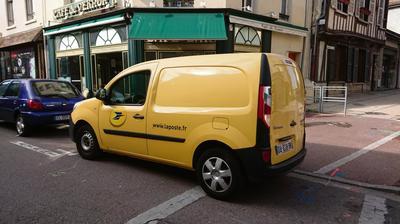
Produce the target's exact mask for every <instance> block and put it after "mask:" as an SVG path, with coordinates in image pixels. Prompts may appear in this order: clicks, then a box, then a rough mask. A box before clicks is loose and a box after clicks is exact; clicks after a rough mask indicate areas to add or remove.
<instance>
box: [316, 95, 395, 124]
mask: <svg viewBox="0 0 400 224" xmlns="http://www.w3.org/2000/svg"><path fill="white" fill-rule="evenodd" d="M309 108H310V110H311V111H315V109H316V108H317V105H316V104H311V105H310V106H309ZM324 113H334V114H336V113H337V114H343V103H324ZM347 115H355V116H362V117H373V118H381V119H391V120H400V89H396V90H387V91H374V92H368V93H353V94H350V95H349V97H348V101H347Z"/></svg>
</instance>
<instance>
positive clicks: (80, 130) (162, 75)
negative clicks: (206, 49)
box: [70, 53, 306, 198]
mask: <svg viewBox="0 0 400 224" xmlns="http://www.w3.org/2000/svg"><path fill="white" fill-rule="evenodd" d="M304 91H305V90H304V82H303V77H302V75H301V72H300V70H299V68H298V67H297V66H296V64H295V63H294V62H293V61H292V60H290V59H288V58H286V57H283V56H279V55H275V54H262V53H249V54H223V55H206V56H191V57H180V58H171V59H162V60H157V61H150V62H145V63H141V64H138V65H135V66H132V67H130V68H128V69H126V70H124V71H122V72H121V73H120V74H118V75H117V76H116V77H114V78H113V79H112V80H111V81H110V82H109V83H108V84H107V85H106V86H105V88H104V89H100V90H99V91H98V92H97V94H96V98H92V99H89V100H85V101H82V102H80V103H78V104H76V106H75V108H74V111H73V112H72V115H71V126H70V135H71V138H72V139H73V141H75V142H76V146H77V149H78V152H79V154H80V155H81V156H82V157H83V158H85V159H95V158H97V157H98V156H99V155H100V154H101V152H102V151H107V152H113V153H117V154H123V155H128V156H132V157H136V158H141V159H145V160H150V161H155V162H159V163H164V164H169V165H172V166H178V167H182V168H185V169H190V170H195V171H196V175H197V178H198V180H199V183H200V184H201V186H202V187H203V189H204V191H206V192H207V193H208V194H209V195H211V196H212V197H215V198H226V197H228V196H229V195H231V194H232V193H234V192H236V191H237V190H238V189H239V188H240V187H241V186H242V184H243V183H244V182H245V180H248V179H258V178H262V177H264V176H265V175H266V174H273V173H281V172H285V171H288V170H290V169H291V168H293V167H295V166H296V165H297V164H299V163H300V162H301V161H302V160H303V158H304V156H305V154H306V150H305V147H304V143H305V129H304V109H305V108H304V102H305V99H304V95H305V94H304Z"/></svg>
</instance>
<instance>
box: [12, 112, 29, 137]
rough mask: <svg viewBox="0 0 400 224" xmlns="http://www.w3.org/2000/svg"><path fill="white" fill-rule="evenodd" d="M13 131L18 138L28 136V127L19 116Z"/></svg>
mask: <svg viewBox="0 0 400 224" xmlns="http://www.w3.org/2000/svg"><path fill="white" fill-rule="evenodd" d="M15 129H16V130H17V134H18V136H21V137H25V136H28V135H29V132H30V127H29V126H28V125H27V124H26V123H25V120H24V118H23V117H22V116H21V115H20V114H19V115H17V118H16V119H15Z"/></svg>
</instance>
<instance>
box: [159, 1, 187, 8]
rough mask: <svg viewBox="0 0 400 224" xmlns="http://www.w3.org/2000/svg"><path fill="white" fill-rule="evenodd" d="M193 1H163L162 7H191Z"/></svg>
mask: <svg viewBox="0 0 400 224" xmlns="http://www.w3.org/2000/svg"><path fill="white" fill-rule="evenodd" d="M193 5H194V0H164V7H193Z"/></svg>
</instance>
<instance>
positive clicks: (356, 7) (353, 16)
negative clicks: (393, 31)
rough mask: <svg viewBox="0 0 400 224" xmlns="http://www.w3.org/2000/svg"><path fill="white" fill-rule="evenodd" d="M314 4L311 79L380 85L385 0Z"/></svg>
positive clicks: (356, 87) (355, 86) (363, 87)
mask: <svg viewBox="0 0 400 224" xmlns="http://www.w3.org/2000/svg"><path fill="white" fill-rule="evenodd" d="M314 7H315V8H316V9H317V10H314V12H315V11H317V12H318V11H319V13H318V14H316V15H314V16H313V38H312V40H313V41H312V46H313V50H312V51H313V52H312V60H313V61H314V63H313V66H312V72H311V79H312V80H313V81H315V82H316V83H320V84H324V85H346V86H348V88H349V89H350V91H360V92H364V91H369V90H378V89H381V88H384V85H383V82H382V80H383V77H382V74H383V66H382V63H383V55H384V54H383V51H384V47H385V41H386V18H387V8H388V0H323V1H319V2H318V3H316V4H315V5H314Z"/></svg>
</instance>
